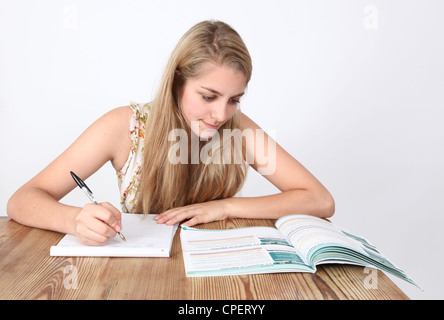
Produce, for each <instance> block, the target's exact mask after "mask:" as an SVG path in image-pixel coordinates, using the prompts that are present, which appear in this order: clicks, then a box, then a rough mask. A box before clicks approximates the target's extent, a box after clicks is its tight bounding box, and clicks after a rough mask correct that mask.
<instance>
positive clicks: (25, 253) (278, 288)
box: [0, 217, 408, 300]
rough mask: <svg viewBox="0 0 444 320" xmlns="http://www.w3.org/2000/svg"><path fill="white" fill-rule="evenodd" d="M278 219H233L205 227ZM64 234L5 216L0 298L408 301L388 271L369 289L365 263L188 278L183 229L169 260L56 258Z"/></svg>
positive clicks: (1, 220) (0, 222) (0, 230)
mask: <svg viewBox="0 0 444 320" xmlns="http://www.w3.org/2000/svg"><path fill="white" fill-rule="evenodd" d="M273 225H274V221H272V220H246V219H229V220H225V221H219V222H213V223H209V224H205V225H201V226H198V227H199V228H204V229H228V228H239V227H249V226H273ZM62 237H63V234H60V233H57V232H52V231H46V230H40V229H35V228H29V227H26V226H23V225H20V224H18V223H16V222H14V221H12V220H10V219H9V218H5V217H0V283H1V286H0V299H55V300H58V299H100V300H102V299H152V300H175V299H181V300H182V299H196V300H200V299H205V300H214V299H218V300H219V299H222V300H244V299H247V300H257V299H258V300H262V299H268V300H288V299H295V300H305V299H327V300H330V299H332V300H336V299H340V300H345V299H353V300H358V299H408V297H407V296H406V295H405V294H404V293H403V292H402V291H401V290H400V289H399V288H398V287H397V286H396V285H395V284H394V283H393V282H392V281H391V280H390V279H389V278H388V277H387V276H386V275H385V274H384V273H383V272H381V271H378V286H377V288H376V289H368V288H366V287H365V277H366V276H367V274H366V273H364V270H363V268H362V267H357V266H349V265H326V266H322V267H319V268H318V271H317V272H316V273H315V274H308V273H279V274H258V275H242V276H225V277H201V278H187V277H186V276H185V268H184V264H183V258H182V250H181V245H180V238H179V232H177V233H176V236H175V238H174V242H173V247H172V250H171V257H170V258H99V257H51V256H50V255H49V250H50V247H51V246H52V245H56V244H57V242H58V241H59V240H60V239H61V238H62Z"/></svg>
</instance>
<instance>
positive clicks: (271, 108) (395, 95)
mask: <svg viewBox="0 0 444 320" xmlns="http://www.w3.org/2000/svg"><path fill="white" fill-rule="evenodd" d="M443 12H444V5H443V2H442V1H431V0H429V1H419V0H418V1H405V0H404V1H400V0H399V1H357V0H347V1H327V0H325V1H294V0H292V1H290V0H288V1H283V0H274V1H258V0H254V1H253V0H242V1H240V0H235V1H233V0H224V1H204V0H202V1H179V0H177V1H171V0H170V1H165V0H162V1H160V0H159V1H142V0H132V1H123V0H122V1H105V0H101V1H100V0H88V1H74V0H71V1H67V0H66V1H60V0H52V1H50V0H40V1H32V0H21V1H17V0H14V1H12V0H11V1H5V0H1V1H0V130H1V131H0V147H1V149H0V150H1V165H0V170H1V171H0V177H1V179H0V204H1V206H2V208H1V211H0V214H1V215H5V214H6V203H7V200H8V199H9V197H10V196H11V195H12V193H13V192H14V191H15V190H16V189H17V188H19V187H20V186H21V185H22V184H24V183H25V182H26V181H27V180H29V179H30V178H31V177H32V176H34V175H35V174H36V173H38V172H39V171H40V170H41V169H42V168H44V167H45V166H46V165H47V164H49V162H50V161H52V160H53V159H54V158H55V157H56V156H57V155H59V154H60V153H61V152H62V151H63V150H64V149H66V148H67V147H68V146H69V144H70V143H72V142H73V141H74V139H75V138H77V137H78V135H80V133H81V132H83V130H84V129H86V127H87V126H88V125H90V124H91V123H92V122H93V121H94V120H96V119H97V118H98V117H100V116H101V115H103V114H104V113H106V112H107V111H109V110H111V109H112V108H115V107H118V106H123V105H128V104H129V102H130V101H135V102H148V101H150V100H151V99H152V97H153V96H154V93H155V90H156V88H157V83H158V81H159V80H160V77H161V74H162V70H163V68H164V66H165V64H166V61H167V59H168V57H169V54H170V53H171V50H172V49H173V47H174V46H175V44H176V42H177V41H178V40H179V38H180V37H181V36H182V34H183V33H184V32H185V31H186V30H188V29H189V28H190V27H191V26H192V25H194V24H195V23H197V22H199V21H201V20H205V19H219V20H223V21H225V22H227V23H229V24H230V25H232V26H233V27H234V28H235V29H236V30H237V31H238V32H239V33H240V34H241V36H242V37H243V39H244V41H245V43H246V44H247V46H248V48H249V50H250V53H251V55H252V58H253V63H254V73H253V78H252V80H251V82H250V85H249V89H248V93H247V95H246V97H245V98H244V99H243V101H242V104H241V105H242V110H243V111H244V112H245V113H246V114H248V115H249V116H250V117H251V118H253V119H254V120H255V121H256V122H257V123H258V124H260V125H261V126H262V127H263V128H264V129H265V130H276V138H277V140H278V142H279V143H280V144H281V145H282V146H283V147H284V148H285V149H286V150H287V151H288V152H289V153H291V154H292V155H293V156H294V157H295V158H296V159H298V160H299V161H300V162H301V163H302V164H303V165H305V166H306V167H307V168H308V169H309V170H310V171H311V172H312V173H313V174H314V175H315V176H316V177H317V178H318V179H319V180H320V181H321V182H322V183H323V184H324V185H325V186H326V187H327V188H328V189H329V190H330V191H331V193H332V194H333V196H334V198H335V200H336V214H335V216H334V217H333V219H332V220H333V222H335V223H336V224H338V225H340V226H342V227H345V228H346V229H348V230H349V231H352V232H353V233H355V234H358V235H361V236H364V237H366V238H367V239H368V240H370V242H372V243H373V244H375V245H376V246H377V247H378V248H379V249H381V251H382V252H384V253H385V254H386V255H387V256H388V257H389V258H390V259H391V260H392V261H393V262H394V263H395V264H396V265H398V266H399V267H401V268H402V269H404V270H405V271H406V272H407V273H408V274H409V275H410V276H411V277H412V278H413V279H414V280H416V281H417V282H418V283H419V285H420V286H421V287H422V288H423V289H424V292H422V291H420V290H418V289H417V288H416V287H414V286H412V285H410V284H406V283H404V282H403V281H398V280H397V279H394V281H395V282H396V283H397V284H398V285H399V286H400V287H401V289H402V290H404V292H406V294H407V295H408V296H409V297H411V298H412V299H443V298H444V294H443V292H442V290H441V288H442V286H443V284H444V281H443V280H442V278H441V268H442V266H443V263H444V258H443V251H444V250H443V248H442V229H443V222H444V218H443V214H444V201H443V196H444V170H443V166H442V165H443V163H444V150H443V148H444V147H443V142H444V141H443V140H444V139H443V138H444V129H443V120H444V97H443V92H444V90H443V89H444V63H443V57H444V41H443V38H442V36H443V30H444V20H443V19H442V13H443ZM249 173H250V175H249V178H248V180H247V183H246V185H245V187H244V189H243V191H242V194H243V195H244V196H258V195H265V194H270V193H274V192H276V189H275V188H274V186H272V185H271V184H269V183H268V182H267V181H266V180H265V179H263V178H262V177H260V176H258V175H257V174H256V173H255V172H254V171H253V170H251V171H249ZM87 182H88V185H89V186H90V187H91V189H92V190H93V191H94V192H95V194H96V197H97V198H98V200H99V201H110V202H111V203H113V204H114V205H116V206H119V196H118V191H117V179H116V176H115V172H114V171H113V169H112V166H111V165H110V164H107V165H106V166H104V167H103V168H102V169H101V170H100V171H99V172H97V174H95V175H94V176H93V177H91V178H89V179H88V181H87ZM63 202H65V203H69V204H72V205H83V204H84V203H85V202H86V197H85V196H84V195H83V193H82V192H81V191H80V190H78V189H76V190H75V191H73V192H72V193H71V194H70V195H68V196H67V197H65V198H64V199H63Z"/></svg>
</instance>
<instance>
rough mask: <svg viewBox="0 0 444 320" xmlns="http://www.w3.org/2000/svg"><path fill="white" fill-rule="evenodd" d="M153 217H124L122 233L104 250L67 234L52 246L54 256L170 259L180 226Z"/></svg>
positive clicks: (141, 215)
mask: <svg viewBox="0 0 444 320" xmlns="http://www.w3.org/2000/svg"><path fill="white" fill-rule="evenodd" d="M155 216H156V215H154V214H149V215H143V214H122V231H121V233H122V234H123V235H124V236H125V239H126V241H123V240H122V239H121V238H120V237H119V235H116V236H115V237H114V238H112V239H109V240H108V241H107V243H106V244H105V245H104V246H86V245H83V244H81V243H80V242H78V241H77V239H76V237H75V236H73V235H70V234H67V235H66V236H65V237H64V238H63V239H62V240H60V242H59V243H58V244H57V246H52V247H51V250H50V255H51V256H65V257H67V256H70V257H169V255H170V250H171V244H172V241H173V237H174V234H175V232H176V230H177V226H178V225H177V224H176V225H174V226H167V225H166V224H158V223H157V222H156V221H155V220H154V217H155Z"/></svg>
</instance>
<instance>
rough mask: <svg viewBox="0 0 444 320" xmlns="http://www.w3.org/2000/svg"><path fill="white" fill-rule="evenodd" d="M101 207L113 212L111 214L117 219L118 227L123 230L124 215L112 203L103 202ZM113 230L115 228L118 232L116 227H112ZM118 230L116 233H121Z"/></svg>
mask: <svg viewBox="0 0 444 320" xmlns="http://www.w3.org/2000/svg"><path fill="white" fill-rule="evenodd" d="M100 205H101V206H103V207H105V208H107V209H108V210H109V211H111V213H112V214H113V215H114V218H116V220H117V225H118V226H119V227H120V229H122V213H121V212H120V211H119V210H118V209H117V208H116V207H114V206H113V205H112V204H111V203H109V202H103V203H100ZM110 226H111V227H112V228H114V229H115V230H116V228H115V227H116V225H114V226H113V225H110ZM120 229H119V230H116V231H120Z"/></svg>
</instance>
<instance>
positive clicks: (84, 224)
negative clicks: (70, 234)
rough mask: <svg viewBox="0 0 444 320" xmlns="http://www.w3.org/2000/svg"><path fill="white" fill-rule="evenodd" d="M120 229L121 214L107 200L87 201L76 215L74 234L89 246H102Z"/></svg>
mask: <svg viewBox="0 0 444 320" xmlns="http://www.w3.org/2000/svg"><path fill="white" fill-rule="evenodd" d="M121 229H122V215H121V213H120V211H119V210H117V208H116V207H114V206H113V205H112V204H110V203H108V202H103V203H100V204H98V205H97V204H93V203H88V204H86V205H85V206H84V207H83V209H82V210H81V211H80V213H79V214H78V215H77V217H76V227H75V236H76V237H77V240H78V241H79V242H80V243H82V244H84V245H89V246H103V245H104V244H105V243H106V241H107V240H108V239H109V238H114V237H115V236H116V234H117V232H118V231H120V230H121Z"/></svg>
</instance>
